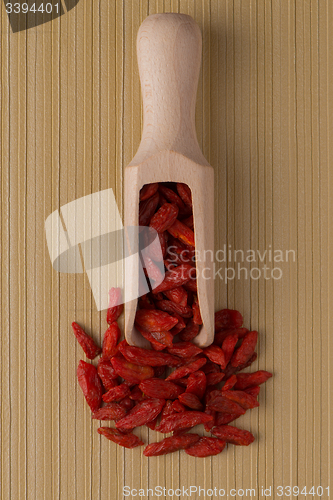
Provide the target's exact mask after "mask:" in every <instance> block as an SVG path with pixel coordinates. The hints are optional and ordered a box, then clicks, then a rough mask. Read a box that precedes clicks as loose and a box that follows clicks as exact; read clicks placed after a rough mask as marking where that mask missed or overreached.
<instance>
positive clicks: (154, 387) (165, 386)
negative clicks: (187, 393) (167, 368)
mask: <svg viewBox="0 0 333 500" xmlns="http://www.w3.org/2000/svg"><path fill="white" fill-rule="evenodd" d="M139 387H140V389H141V390H142V392H143V393H144V394H145V395H146V396H149V397H150V398H163V399H176V398H178V396H179V395H180V394H181V393H182V392H184V388H183V387H180V386H179V385H177V384H174V383H173V382H169V381H168V380H162V379H160V378H151V379H149V380H144V381H143V382H141V384H140V385H139Z"/></svg>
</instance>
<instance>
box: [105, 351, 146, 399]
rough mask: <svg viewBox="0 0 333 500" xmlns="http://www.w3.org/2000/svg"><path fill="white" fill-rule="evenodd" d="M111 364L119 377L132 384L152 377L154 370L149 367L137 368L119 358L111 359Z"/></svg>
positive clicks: (135, 365)
mask: <svg viewBox="0 0 333 500" xmlns="http://www.w3.org/2000/svg"><path fill="white" fill-rule="evenodd" d="M111 363H112V366H113V368H114V369H115V371H116V372H117V373H118V375H119V376H120V377H122V378H123V379H125V380H127V381H128V382H130V383H133V384H139V383H140V382H141V381H142V380H146V379H147V378H151V377H153V376H154V369H153V368H152V367H151V366H145V365H141V366H139V365H137V364H134V363H131V362H129V361H128V360H127V359H124V358H121V357H113V358H112V359H111ZM126 395H127V394H126ZM124 397H125V396H124Z"/></svg>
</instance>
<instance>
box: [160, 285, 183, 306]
mask: <svg viewBox="0 0 333 500" xmlns="http://www.w3.org/2000/svg"><path fill="white" fill-rule="evenodd" d="M163 293H164V295H165V296H166V298H167V299H169V300H171V301H172V302H175V303H176V304H179V305H180V306H183V307H185V306H186V305H187V291H186V290H185V288H183V287H182V286H177V288H173V289H172V290H166V291H165V292H163Z"/></svg>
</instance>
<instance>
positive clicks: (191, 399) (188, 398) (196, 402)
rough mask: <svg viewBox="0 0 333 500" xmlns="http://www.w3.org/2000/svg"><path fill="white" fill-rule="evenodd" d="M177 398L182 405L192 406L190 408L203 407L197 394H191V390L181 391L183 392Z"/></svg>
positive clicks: (199, 408)
mask: <svg viewBox="0 0 333 500" xmlns="http://www.w3.org/2000/svg"><path fill="white" fill-rule="evenodd" d="M178 399H179V401H180V402H181V403H182V404H183V405H185V406H188V408H192V410H202V408H203V406H202V403H201V402H200V399H199V398H198V396H196V395H195V394H192V393H191V392H183V394H180V395H179V396H178Z"/></svg>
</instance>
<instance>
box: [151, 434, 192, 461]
mask: <svg viewBox="0 0 333 500" xmlns="http://www.w3.org/2000/svg"><path fill="white" fill-rule="evenodd" d="M199 439H200V438H199V436H198V434H182V435H181V436H171V437H167V438H164V439H162V441H160V442H159V443H151V444H148V445H147V446H146V448H145V449H144V450H143V454H144V455H145V456H146V457H157V456H160V455H167V454H168V453H173V452H174V451H178V450H184V449H186V448H188V447H189V446H191V445H193V444H194V443H196V442H197V441H198V440H199Z"/></svg>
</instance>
